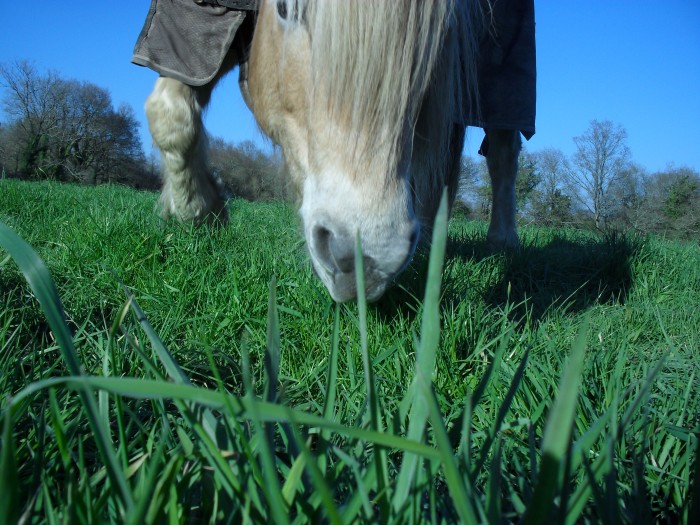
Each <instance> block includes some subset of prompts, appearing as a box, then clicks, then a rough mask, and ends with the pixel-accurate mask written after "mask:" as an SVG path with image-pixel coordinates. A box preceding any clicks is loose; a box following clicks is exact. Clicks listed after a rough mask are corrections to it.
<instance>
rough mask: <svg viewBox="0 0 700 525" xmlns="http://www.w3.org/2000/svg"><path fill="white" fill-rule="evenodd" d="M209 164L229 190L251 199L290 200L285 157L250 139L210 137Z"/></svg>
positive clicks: (235, 194)
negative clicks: (285, 172) (284, 170)
mask: <svg viewBox="0 0 700 525" xmlns="http://www.w3.org/2000/svg"><path fill="white" fill-rule="evenodd" d="M209 164H210V166H211V168H212V171H213V173H214V175H215V176H216V177H217V178H218V179H219V180H220V181H221V182H222V184H223V185H224V187H225V188H226V190H227V191H228V192H229V193H230V194H232V195H234V196H237V197H243V198H244V199H248V200H251V201H255V200H263V201H272V200H286V199H288V198H289V196H290V188H288V185H287V182H286V179H285V176H284V174H283V173H282V159H281V158H280V157H279V156H278V155H276V154H275V152H274V151H273V152H272V154H268V153H267V152H265V151H263V150H261V149H260V148H258V147H257V146H256V145H255V144H254V143H253V142H251V141H249V140H247V141H244V142H241V143H240V144H236V145H234V144H230V143H228V142H226V141H225V140H223V139H221V138H216V137H215V138H212V139H210V141H209Z"/></svg>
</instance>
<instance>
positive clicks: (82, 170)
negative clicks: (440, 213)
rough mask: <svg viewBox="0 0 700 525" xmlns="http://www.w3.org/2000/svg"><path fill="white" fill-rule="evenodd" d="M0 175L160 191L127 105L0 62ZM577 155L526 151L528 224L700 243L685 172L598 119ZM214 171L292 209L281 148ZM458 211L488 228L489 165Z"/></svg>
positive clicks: (691, 181) (223, 149)
mask: <svg viewBox="0 0 700 525" xmlns="http://www.w3.org/2000/svg"><path fill="white" fill-rule="evenodd" d="M0 88H3V91H2V98H1V103H2V109H3V115H4V118H3V119H2V120H0V176H1V177H16V178H22V179H30V180H43V179H50V180H59V181H70V182H79V183H84V184H102V183H120V184H126V185H129V186H132V187H135V188H140V189H151V190H157V189H159V188H160V184H161V182H160V176H159V166H158V159H157V157H156V156H155V155H154V154H153V153H151V154H150V155H148V156H147V155H145V154H144V152H143V147H142V144H141V141H140V139H139V123H138V121H137V119H136V117H135V116H134V111H133V109H132V108H131V107H130V106H129V105H121V106H119V107H117V108H115V107H114V104H113V102H112V99H111V96H110V94H109V91H107V90H106V89H104V88H102V87H99V86H97V85H95V84H92V83H90V82H83V81H77V80H72V79H65V78H63V77H62V76H61V75H60V74H58V73H56V72H53V71H49V72H47V73H41V72H39V71H37V70H36V68H35V67H34V66H32V65H31V64H30V63H28V62H26V61H18V62H15V63H12V64H9V65H3V64H0ZM573 141H574V145H575V152H574V153H573V155H571V156H569V157H567V156H566V155H564V153H563V152H562V151H561V150H558V149H554V148H547V149H544V150H541V151H537V152H530V151H528V150H526V149H523V151H522V152H521V155H520V163H519V173H518V178H517V182H516V202H517V209H518V216H519V219H520V220H521V221H525V222H532V223H537V224H544V225H554V226H556V225H576V226H578V227H590V228H594V229H598V230H602V231H604V230H608V229H611V228H615V229H622V230H636V231H640V232H654V233H660V234H663V235H668V236H672V237H675V238H682V239H691V238H692V239H698V238H700V174H698V172H697V171H695V170H694V169H691V168H687V167H673V166H671V167H668V168H667V169H665V170H663V171H659V172H653V173H648V172H647V171H646V170H645V169H644V168H643V167H641V166H639V165H638V164H636V163H634V162H633V161H632V157H631V152H630V150H629V147H628V145H627V132H626V130H625V129H624V128H623V127H622V126H621V125H619V124H615V123H613V122H610V121H607V120H604V121H598V120H593V121H592V122H591V123H590V125H589V127H588V129H587V130H586V131H585V132H584V133H583V134H581V135H580V136H578V137H574V139H573ZM209 146H210V149H209V163H210V166H211V168H212V171H213V174H214V176H215V177H216V178H217V179H218V180H219V181H220V182H221V185H222V186H223V188H224V190H225V191H226V192H227V193H228V195H229V196H235V197H243V198H245V199H248V200H291V199H292V198H293V197H295V195H294V194H293V192H292V191H290V189H289V188H288V187H287V184H286V178H285V176H284V174H283V170H282V166H283V162H282V158H281V155H280V153H279V151H278V150H275V149H271V150H270V151H263V150H262V149H260V148H258V147H257V146H256V145H255V144H254V143H253V142H251V141H245V142H242V143H240V144H231V143H229V142H226V141H225V140H223V139H221V138H211V139H210V144H209ZM458 195H459V197H460V198H459V199H458V202H457V205H456V212H457V213H460V214H463V215H466V216H468V217H472V218H487V217H488V215H489V213H490V206H491V197H490V196H491V188H490V181H489V177H488V172H487V169H486V164H485V162H484V160H483V159H479V160H477V159H474V158H472V157H469V156H465V157H463V158H462V164H461V173H460V187H459V191H458Z"/></svg>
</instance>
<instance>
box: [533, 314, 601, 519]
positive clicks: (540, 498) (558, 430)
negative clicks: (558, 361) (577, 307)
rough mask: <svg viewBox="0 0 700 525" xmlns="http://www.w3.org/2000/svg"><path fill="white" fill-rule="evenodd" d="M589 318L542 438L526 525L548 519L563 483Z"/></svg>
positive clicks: (575, 344) (570, 357) (572, 356)
mask: <svg viewBox="0 0 700 525" xmlns="http://www.w3.org/2000/svg"><path fill="white" fill-rule="evenodd" d="M589 321H590V316H587V317H586V318H585V319H584V321H583V323H582V325H581V328H580V329H579V333H578V336H577V337H576V340H575V341H574V344H573V346H572V349H571V355H570V356H569V362H568V363H567V365H566V368H565V369H564V373H563V374H562V376H561V380H560V382H559V392H558V394H557V397H556V398H555V400H554V405H553V406H552V409H551V412H550V414H549V417H548V420H547V425H546V427H545V431H544V436H543V438H542V462H541V466H540V469H539V476H538V480H537V485H536V486H535V491H534V493H533V496H532V501H530V503H529V505H528V508H527V511H526V513H525V521H524V522H525V524H526V525H539V524H540V523H544V522H545V521H546V520H547V516H548V515H549V512H550V510H551V508H552V504H553V502H554V497H555V495H556V492H557V489H558V488H559V486H560V483H559V482H560V474H561V473H560V467H561V465H562V461H563V459H564V457H565V456H566V452H567V449H568V448H569V447H570V438H571V431H572V428H573V422H574V416H575V413H576V403H577V400H578V394H579V385H580V383H581V374H582V368H583V358H584V356H585V353H586V334H587V332H588V325H589Z"/></svg>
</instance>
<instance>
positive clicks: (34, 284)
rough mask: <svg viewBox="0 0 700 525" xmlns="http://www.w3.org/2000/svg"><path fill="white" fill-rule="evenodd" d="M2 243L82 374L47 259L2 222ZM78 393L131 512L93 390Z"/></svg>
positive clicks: (70, 362) (71, 365)
mask: <svg viewBox="0 0 700 525" xmlns="http://www.w3.org/2000/svg"><path fill="white" fill-rule="evenodd" d="M0 246H2V247H3V248H4V249H5V250H7V251H8V252H9V254H10V256H11V257H12V258H13V259H14V261H15V263H17V266H19V269H20V271H21V272H22V274H23V275H24V278H25V279H26V280H27V283H28V284H29V287H30V288H31V289H32V292H33V293H34V296H35V297H36V299H37V301H39V305H40V306H41V309H42V311H43V312H44V315H45V316H46V320H47V321H48V323H49V326H50V327H51V330H52V332H53V334H54V337H55V338H56V340H57V341H58V344H59V347H60V349H61V355H62V357H63V360H64V361H65V363H66V366H67V367H68V370H69V372H70V373H71V374H73V375H76V376H77V375H81V374H82V373H83V370H82V366H81V365H80V361H79V359H78V354H77V352H76V351H75V346H74V344H73V338H72V336H71V333H70V330H69V329H68V326H67V324H66V314H65V310H64V308H63V304H62V303H61V299H60V297H59V295H58V291H57V290H56V286H55V285H54V282H53V279H52V278H51V275H50V274H49V270H48V268H46V265H45V264H44V261H42V260H41V258H40V257H39V256H38V255H37V253H36V252H35V251H34V249H32V247H31V246H29V244H27V243H26V242H25V241H24V240H23V239H22V238H21V237H20V236H19V235H17V234H16V233H15V232H13V231H12V230H11V229H10V228H8V227H7V226H6V225H5V224H3V223H1V222H0ZM78 395H79V396H80V399H81V401H82V403H83V406H84V407H85V412H86V415H87V419H88V423H89V425H90V428H91V429H92V432H93V434H94V438H95V444H96V445H97V449H98V451H99V453H100V456H101V457H102V461H104V463H105V466H106V467H107V473H108V475H109V478H110V481H111V482H112V485H113V486H114V488H115V489H116V491H117V493H118V494H119V497H120V499H121V501H122V503H123V505H124V507H125V510H126V512H127V513H128V512H130V511H131V509H132V508H133V506H134V499H133V497H132V495H131V491H130V490H129V485H128V484H127V481H126V478H125V477H124V473H123V471H122V469H121V466H120V465H119V462H118V460H117V456H116V453H115V452H114V449H113V448H112V445H111V443H110V441H109V438H108V437H107V436H106V435H105V433H104V429H103V426H102V424H101V422H100V414H99V410H98V408H97V403H96V401H95V398H94V397H93V394H92V391H91V390H90V389H89V388H87V387H86V385H83V386H81V388H80V389H79V390H78Z"/></svg>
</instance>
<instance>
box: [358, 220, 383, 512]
mask: <svg viewBox="0 0 700 525" xmlns="http://www.w3.org/2000/svg"><path fill="white" fill-rule="evenodd" d="M362 253H363V252H362V240H361V239H360V233H359V232H358V233H357V238H356V244H355V275H356V285H357V311H358V317H359V322H360V345H361V348H362V367H363V368H364V372H365V387H366V389H367V405H368V406H369V414H370V425H371V428H372V430H374V431H376V432H382V431H383V430H384V425H383V424H382V420H381V415H380V410H379V398H378V394H377V384H376V382H375V380H374V370H373V369H372V360H371V358H370V355H369V344H368V340H367V297H366V294H365V272H364V265H363V257H362ZM374 466H375V468H376V470H377V493H378V494H379V508H380V512H381V517H382V521H384V520H386V519H387V518H388V516H389V505H390V503H389V495H388V493H387V492H388V489H389V481H388V480H389V469H388V465H387V455H386V450H384V449H383V448H381V447H379V448H377V447H375V450H374Z"/></svg>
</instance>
